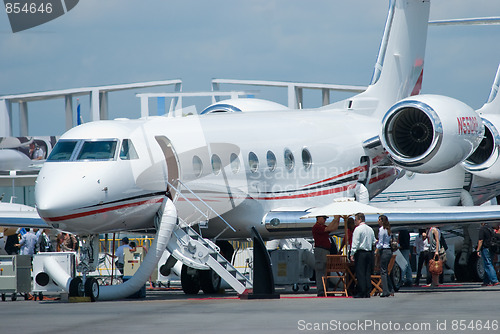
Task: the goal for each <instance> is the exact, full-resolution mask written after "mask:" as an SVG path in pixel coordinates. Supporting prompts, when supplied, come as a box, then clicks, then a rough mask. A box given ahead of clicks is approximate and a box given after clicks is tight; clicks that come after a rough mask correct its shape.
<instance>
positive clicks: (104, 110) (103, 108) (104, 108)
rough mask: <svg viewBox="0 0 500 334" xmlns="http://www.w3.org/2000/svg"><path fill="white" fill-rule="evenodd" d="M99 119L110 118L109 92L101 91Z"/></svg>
mask: <svg viewBox="0 0 500 334" xmlns="http://www.w3.org/2000/svg"><path fill="white" fill-rule="evenodd" d="M99 117H100V118H99V119H109V114H108V92H100V93H99Z"/></svg>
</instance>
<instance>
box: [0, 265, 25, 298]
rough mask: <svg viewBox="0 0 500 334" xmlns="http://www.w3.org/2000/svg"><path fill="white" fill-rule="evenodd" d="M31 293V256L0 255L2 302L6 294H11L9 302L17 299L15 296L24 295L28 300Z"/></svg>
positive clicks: (0, 291)
mask: <svg viewBox="0 0 500 334" xmlns="http://www.w3.org/2000/svg"><path fill="white" fill-rule="evenodd" d="M30 291H31V255H0V293H1V295H2V301H5V299H6V294H7V293H10V294H11V300H12V301H14V300H16V299H17V294H23V293H24V299H28V297H29V292H30Z"/></svg>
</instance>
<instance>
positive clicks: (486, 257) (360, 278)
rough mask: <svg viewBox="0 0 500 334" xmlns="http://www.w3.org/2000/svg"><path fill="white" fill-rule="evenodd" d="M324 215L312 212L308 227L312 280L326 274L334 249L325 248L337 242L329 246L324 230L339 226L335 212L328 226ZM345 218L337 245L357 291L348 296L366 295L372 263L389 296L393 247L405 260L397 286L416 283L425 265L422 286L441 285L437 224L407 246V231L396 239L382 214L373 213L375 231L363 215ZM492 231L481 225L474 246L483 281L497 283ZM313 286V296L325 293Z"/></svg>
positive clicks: (442, 243) (442, 251) (442, 255)
mask: <svg viewBox="0 0 500 334" xmlns="http://www.w3.org/2000/svg"><path fill="white" fill-rule="evenodd" d="M327 219H328V217H327V216H318V217H316V224H315V225H314V227H313V229H312V234H313V238H314V243H315V247H314V256H315V275H316V282H321V277H323V276H325V275H326V273H325V272H326V256H327V255H328V254H334V253H333V252H330V251H328V250H329V249H334V248H335V249H336V247H331V245H330V241H329V234H330V233H331V232H333V231H336V230H337V229H338V226H339V221H340V216H334V218H333V220H332V221H331V222H330V224H328V225H327V224H326V221H327ZM344 221H345V223H346V225H347V231H346V237H344V238H343V240H342V242H341V246H340V249H341V250H343V252H344V254H345V255H347V256H348V258H349V259H350V261H352V262H353V263H354V264H353V270H354V273H355V276H356V287H355V291H356V293H355V294H354V295H353V297H354V298H369V297H370V292H371V291H372V288H373V287H372V282H371V276H372V274H373V272H374V269H375V268H379V271H380V278H381V281H382V292H381V294H380V297H382V298H384V297H391V296H394V293H395V284H394V281H393V277H392V275H390V272H389V271H388V267H389V262H390V260H391V258H392V256H393V252H394V251H397V250H400V251H401V254H402V256H403V257H404V258H405V259H406V263H407V265H406V267H405V268H401V271H402V275H401V286H407V287H411V286H419V285H420V281H421V279H422V271H423V270H424V268H425V269H426V273H425V277H426V286H428V287H432V288H434V287H438V286H439V285H440V284H443V279H444V270H442V265H443V264H446V261H447V259H446V250H447V249H448V246H447V244H446V240H445V238H444V237H443V235H442V233H441V231H440V229H439V228H438V227H437V226H432V227H430V228H428V229H420V230H419V234H418V236H417V238H416V239H415V242H414V246H413V247H412V246H411V243H410V232H409V231H408V230H407V229H402V230H400V231H398V237H397V238H395V237H394V235H393V233H392V231H391V225H390V223H389V219H388V218H387V216H385V215H380V216H379V218H378V223H379V229H378V233H377V236H375V232H374V230H373V229H372V228H371V227H369V226H368V225H367V224H366V223H365V215H364V214H363V213H357V214H356V215H355V216H354V219H352V217H349V218H347V217H344ZM494 235H499V236H500V228H498V229H497V230H494V229H493V228H491V227H490V226H489V225H488V224H481V228H480V230H479V242H478V245H477V248H476V249H477V256H478V257H480V258H482V261H483V264H484V268H485V274H484V280H483V286H496V285H500V283H499V281H498V278H497V274H496V271H495V268H494V265H493V261H492V260H493V259H492V257H493V256H494V254H493V252H492V251H491V250H490V248H491V242H492V241H491V240H492V239H493V236H494ZM394 245H396V246H394ZM395 247H396V249H395ZM412 253H414V254H416V256H417V259H418V264H417V272H416V278H415V281H413V275H412V269H411V264H410V263H411V262H410V258H411V255H412ZM335 254H336V252H335ZM436 262H439V263H440V265H441V270H429V269H430V267H431V264H434V263H436ZM439 271H440V272H439ZM317 290H318V291H317V293H318V294H317V295H318V297H323V296H324V295H325V293H324V288H323V284H320V283H317Z"/></svg>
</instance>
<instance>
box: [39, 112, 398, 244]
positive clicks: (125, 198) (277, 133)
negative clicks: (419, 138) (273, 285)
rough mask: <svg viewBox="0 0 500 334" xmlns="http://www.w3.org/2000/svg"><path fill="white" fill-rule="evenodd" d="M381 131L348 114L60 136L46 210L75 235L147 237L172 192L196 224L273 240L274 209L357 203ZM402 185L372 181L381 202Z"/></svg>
mask: <svg viewBox="0 0 500 334" xmlns="http://www.w3.org/2000/svg"><path fill="white" fill-rule="evenodd" d="M340 119H341V120H342V121H341V122H339V121H338V120H340ZM378 128H379V123H378V122H377V120H376V119H374V118H371V117H366V116H359V115H356V114H354V113H349V112H346V111H340V110H315V111H308V110H302V111H273V112H263V113H260V112H259V113H258V112H250V113H231V114H208V115H203V116H188V117H182V118H166V117H150V118H145V119H139V120H125V119H123V120H113V121H100V122H94V123H89V124H84V125H81V126H79V127H76V128H74V129H72V130H70V131H68V132H67V133H66V134H64V135H63V136H62V137H61V139H60V141H59V143H58V146H60V147H59V148H56V149H55V150H54V153H53V155H51V157H50V158H49V159H48V160H47V162H46V163H45V165H44V166H43V168H42V170H41V172H40V175H39V177H38V179H37V184H36V191H35V196H36V202H37V209H38V212H39V214H40V216H41V217H42V218H43V219H44V220H46V221H47V222H49V223H51V224H55V226H56V227H59V228H61V229H64V230H67V231H70V232H75V233H103V232H111V231H119V230H141V229H148V228H153V227H154V224H153V217H154V215H155V213H156V212H157V211H158V210H159V209H160V206H161V204H162V202H163V199H164V196H165V191H166V190H167V188H169V189H170V192H171V194H172V196H173V197H174V202H175V203H176V207H177V209H178V213H179V217H180V218H181V219H183V220H185V221H186V222H188V223H197V222H199V221H202V220H206V219H207V218H205V217H204V215H203V214H202V213H201V212H203V213H204V214H205V215H206V216H208V217H209V218H210V219H211V218H214V217H217V215H220V216H222V217H224V218H226V220H227V221H228V222H229V223H230V224H231V225H232V226H233V227H234V228H235V229H236V232H231V233H233V234H232V235H231V237H241V236H246V235H248V229H249V228H250V227H251V226H256V227H257V228H259V229H261V232H262V233H264V234H265V233H266V231H265V229H264V227H263V225H262V218H263V216H264V215H265V214H266V213H267V212H269V211H271V210H274V209H276V208H280V207H300V208H308V207H315V206H320V205H325V204H328V203H330V202H331V201H332V199H333V198H335V197H346V196H353V194H354V191H355V188H356V185H357V182H359V181H362V180H363V179H364V178H366V177H367V175H369V173H368V168H369V167H368V166H369V164H367V163H366V159H365V162H363V159H360V158H361V157H362V156H365V152H364V149H363V147H362V143H363V140H365V139H366V137H367V134H369V133H372V134H373V135H375V134H376V133H377V131H378ZM59 151H61V152H59ZM169 174H170V175H169ZM394 177H395V176H394V174H393V173H386V174H385V175H377V176H375V175H374V176H373V178H372V180H371V181H372V182H370V180H365V181H366V182H365V183H366V186H367V188H368V189H369V190H371V191H370V193H372V194H376V193H378V192H380V191H381V190H382V189H383V188H384V187H385V186H384V187H381V186H380V184H384V185H385V184H386V183H387V182H388V181H387V179H391V178H394ZM179 180H180V182H178V181H179ZM207 205H208V206H210V207H211V209H213V211H212V210H211V209H208V207H207ZM194 206H196V207H197V208H195V207H194ZM214 212H216V213H214ZM214 221H219V223H220V219H214ZM209 225H210V224H209ZM212 225H213V226H215V227H216V228H217V229H219V228H221V226H218V225H220V224H218V223H217V222H215V223H213V224H212ZM209 227H210V226H209ZM209 231H210V229H209ZM219 232H220V230H219ZM214 233H217V232H216V231H214Z"/></svg>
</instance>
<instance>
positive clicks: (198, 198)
mask: <svg viewBox="0 0 500 334" xmlns="http://www.w3.org/2000/svg"><path fill="white" fill-rule="evenodd" d="M177 182H179V183H180V184H181V185H183V186H184V187H185V188H186V189H187V191H189V192H190V193H191V194H192V195H193V196H194V197H196V199H197V200H199V201H200V202H201V203H203V204H205V206H206V207H207V208H208V209H209V210H210V211H212V212H213V213H214V214H215V215H217V217H219V218H220V219H221V220H222V221H223V222H224V223H225V224H226V225H227V227H228V228H230V229H231V230H233V232H236V230H235V229H234V227H232V226H231V224H229V223H228V222H227V221H226V220H225V219H224V218H222V217H221V215H219V214H218V213H217V211H215V210H214V209H213V208H212V207H211V206H210V205H208V203H207V202H205V201H204V200H203V199H201V197H199V196H198V195H196V194H195V193H194V192H193V191H192V190H191V189H190V188H189V187H188V186H187V185H186V184H185V183H184V182H182V181H181V180H179V179H177ZM167 183H168V184H169V185H170V186H171V187H172V188H174V189H175V190H176V191H177V193H179V194H180V195H181V196H182V197H183V198H184V199H185V200H186V201H188V202H190V203H191V205H193V206H194V207H196V205H194V204H193V203H192V202H191V201H190V200H189V199H188V198H186V196H184V195H182V193H181V191H180V190H178V189H177V188H176V187H174V186H173V185H172V184H171V183H170V182H168V181H167ZM196 208H197V207H196ZM197 210H198V211H200V210H199V209H198V208H197ZM200 212H201V211H200ZM203 216H205V218H207V219H209V218H208V217H207V216H206V215H205V214H203ZM226 230H227V228H226V229H224V231H226Z"/></svg>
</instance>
